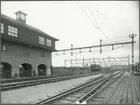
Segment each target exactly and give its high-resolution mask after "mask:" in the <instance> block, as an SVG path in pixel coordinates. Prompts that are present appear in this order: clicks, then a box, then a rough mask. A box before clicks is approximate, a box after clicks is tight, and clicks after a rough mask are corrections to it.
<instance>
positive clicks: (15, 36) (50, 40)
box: [1, 11, 58, 78]
mask: <svg viewBox="0 0 140 105" xmlns="http://www.w3.org/2000/svg"><path fill="white" fill-rule="evenodd" d="M15 14H16V19H13V18H10V17H8V16H5V15H3V14H1V77H2V78H13V77H19V78H21V77H32V76H48V75H51V65H52V57H51V52H53V51H55V42H56V41H58V39H56V38H54V37H51V36H49V35H48V34H46V33H44V32H43V31H41V30H39V29H37V28H35V27H32V26H29V25H27V24H26V16H27V14H25V13H23V12H22V11H18V12H16V13H15Z"/></svg>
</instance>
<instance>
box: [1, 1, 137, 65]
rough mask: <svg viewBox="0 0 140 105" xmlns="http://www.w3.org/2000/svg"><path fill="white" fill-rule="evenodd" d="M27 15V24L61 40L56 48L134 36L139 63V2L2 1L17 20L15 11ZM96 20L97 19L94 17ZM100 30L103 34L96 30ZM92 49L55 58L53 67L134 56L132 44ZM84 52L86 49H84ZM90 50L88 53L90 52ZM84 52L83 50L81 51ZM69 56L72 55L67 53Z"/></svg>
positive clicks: (54, 56)
mask: <svg viewBox="0 0 140 105" xmlns="http://www.w3.org/2000/svg"><path fill="white" fill-rule="evenodd" d="M18 10H21V11H23V12H25V13H26V14H27V17H26V19H27V20H26V23H27V24H28V25H31V26H33V27H36V28H38V29H40V30H42V31H44V32H45V33H47V34H49V35H50V36H53V37H55V38H58V39H59V41H58V42H56V49H57V50H61V49H67V48H70V47H71V44H73V46H74V47H83V46H91V45H99V44H100V39H102V40H103V44H107V43H116V42H126V41H131V39H130V38H129V35H130V34H132V33H134V34H136V37H135V41H136V43H135V50H134V52H135V58H134V59H135V62H138V61H139V4H138V1H19V2H17V1H12V2H11V1H10V2H9V1H8V2H3V1H2V2H1V13H2V14H5V15H7V16H9V17H12V18H16V15H15V12H17V11H18ZM93 17H94V18H93ZM97 27H99V28H100V29H101V31H102V32H101V31H100V30H99V29H98V28H97ZM99 50H100V48H96V49H92V51H93V52H91V53H89V52H87V53H78V54H75V55H73V56H71V55H70V54H67V55H63V54H62V53H61V54H59V53H58V55H56V53H52V64H53V66H64V60H65V59H75V58H83V57H84V58H93V57H95V58H96V57H97V58H99V57H100V58H102V57H108V56H110V57H120V56H128V55H129V56H130V57H131V44H128V45H119V46H115V50H111V46H110V47H104V48H102V50H103V52H102V54H100V51H99ZM84 51H85V50H84ZM87 51H88V50H87ZM82 52H83V51H82ZM68 53H69V52H68Z"/></svg>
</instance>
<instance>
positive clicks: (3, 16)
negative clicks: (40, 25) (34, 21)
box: [1, 11, 59, 41]
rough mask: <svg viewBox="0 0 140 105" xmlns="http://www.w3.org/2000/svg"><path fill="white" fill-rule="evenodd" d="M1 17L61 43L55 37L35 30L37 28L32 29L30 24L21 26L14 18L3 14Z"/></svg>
mask: <svg viewBox="0 0 140 105" xmlns="http://www.w3.org/2000/svg"><path fill="white" fill-rule="evenodd" d="M18 12H20V11H18ZM1 17H2V18H4V19H7V20H9V21H12V22H14V23H16V24H19V25H21V26H23V27H26V28H29V29H31V30H33V31H36V32H38V33H41V34H44V35H46V36H47V37H50V38H52V39H54V40H55V41H59V39H57V38H54V37H52V36H50V35H48V34H46V33H45V32H43V31H41V30H40V29H37V28H35V27H32V26H30V25H28V24H21V23H19V22H18V21H16V19H13V18H11V17H9V16H6V15H4V14H1Z"/></svg>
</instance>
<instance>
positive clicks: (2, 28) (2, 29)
mask: <svg viewBox="0 0 140 105" xmlns="http://www.w3.org/2000/svg"><path fill="white" fill-rule="evenodd" d="M1 33H4V24H3V23H1Z"/></svg>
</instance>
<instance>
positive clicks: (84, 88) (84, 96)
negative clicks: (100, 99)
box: [36, 71, 123, 104]
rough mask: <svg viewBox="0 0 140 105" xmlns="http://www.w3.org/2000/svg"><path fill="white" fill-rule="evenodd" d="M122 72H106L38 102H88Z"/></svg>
mask: <svg viewBox="0 0 140 105" xmlns="http://www.w3.org/2000/svg"><path fill="white" fill-rule="evenodd" d="M122 74H123V72H121V71H119V72H115V73H110V74H105V75H103V76H102V77H100V78H97V79H96V80H94V81H89V82H87V83H85V84H82V85H80V86H77V87H75V88H72V89H70V90H67V91H65V92H62V93H60V94H58V95H55V96H53V97H50V98H48V99H45V100H42V101H40V102H37V103H36V104H86V103H87V101H89V100H90V99H91V97H94V96H96V95H97V94H98V93H99V92H101V91H102V89H104V88H105V87H107V86H108V85H110V84H111V83H113V82H114V81H115V80H116V79H118V78H119V77H120V76H121V75H122Z"/></svg>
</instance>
